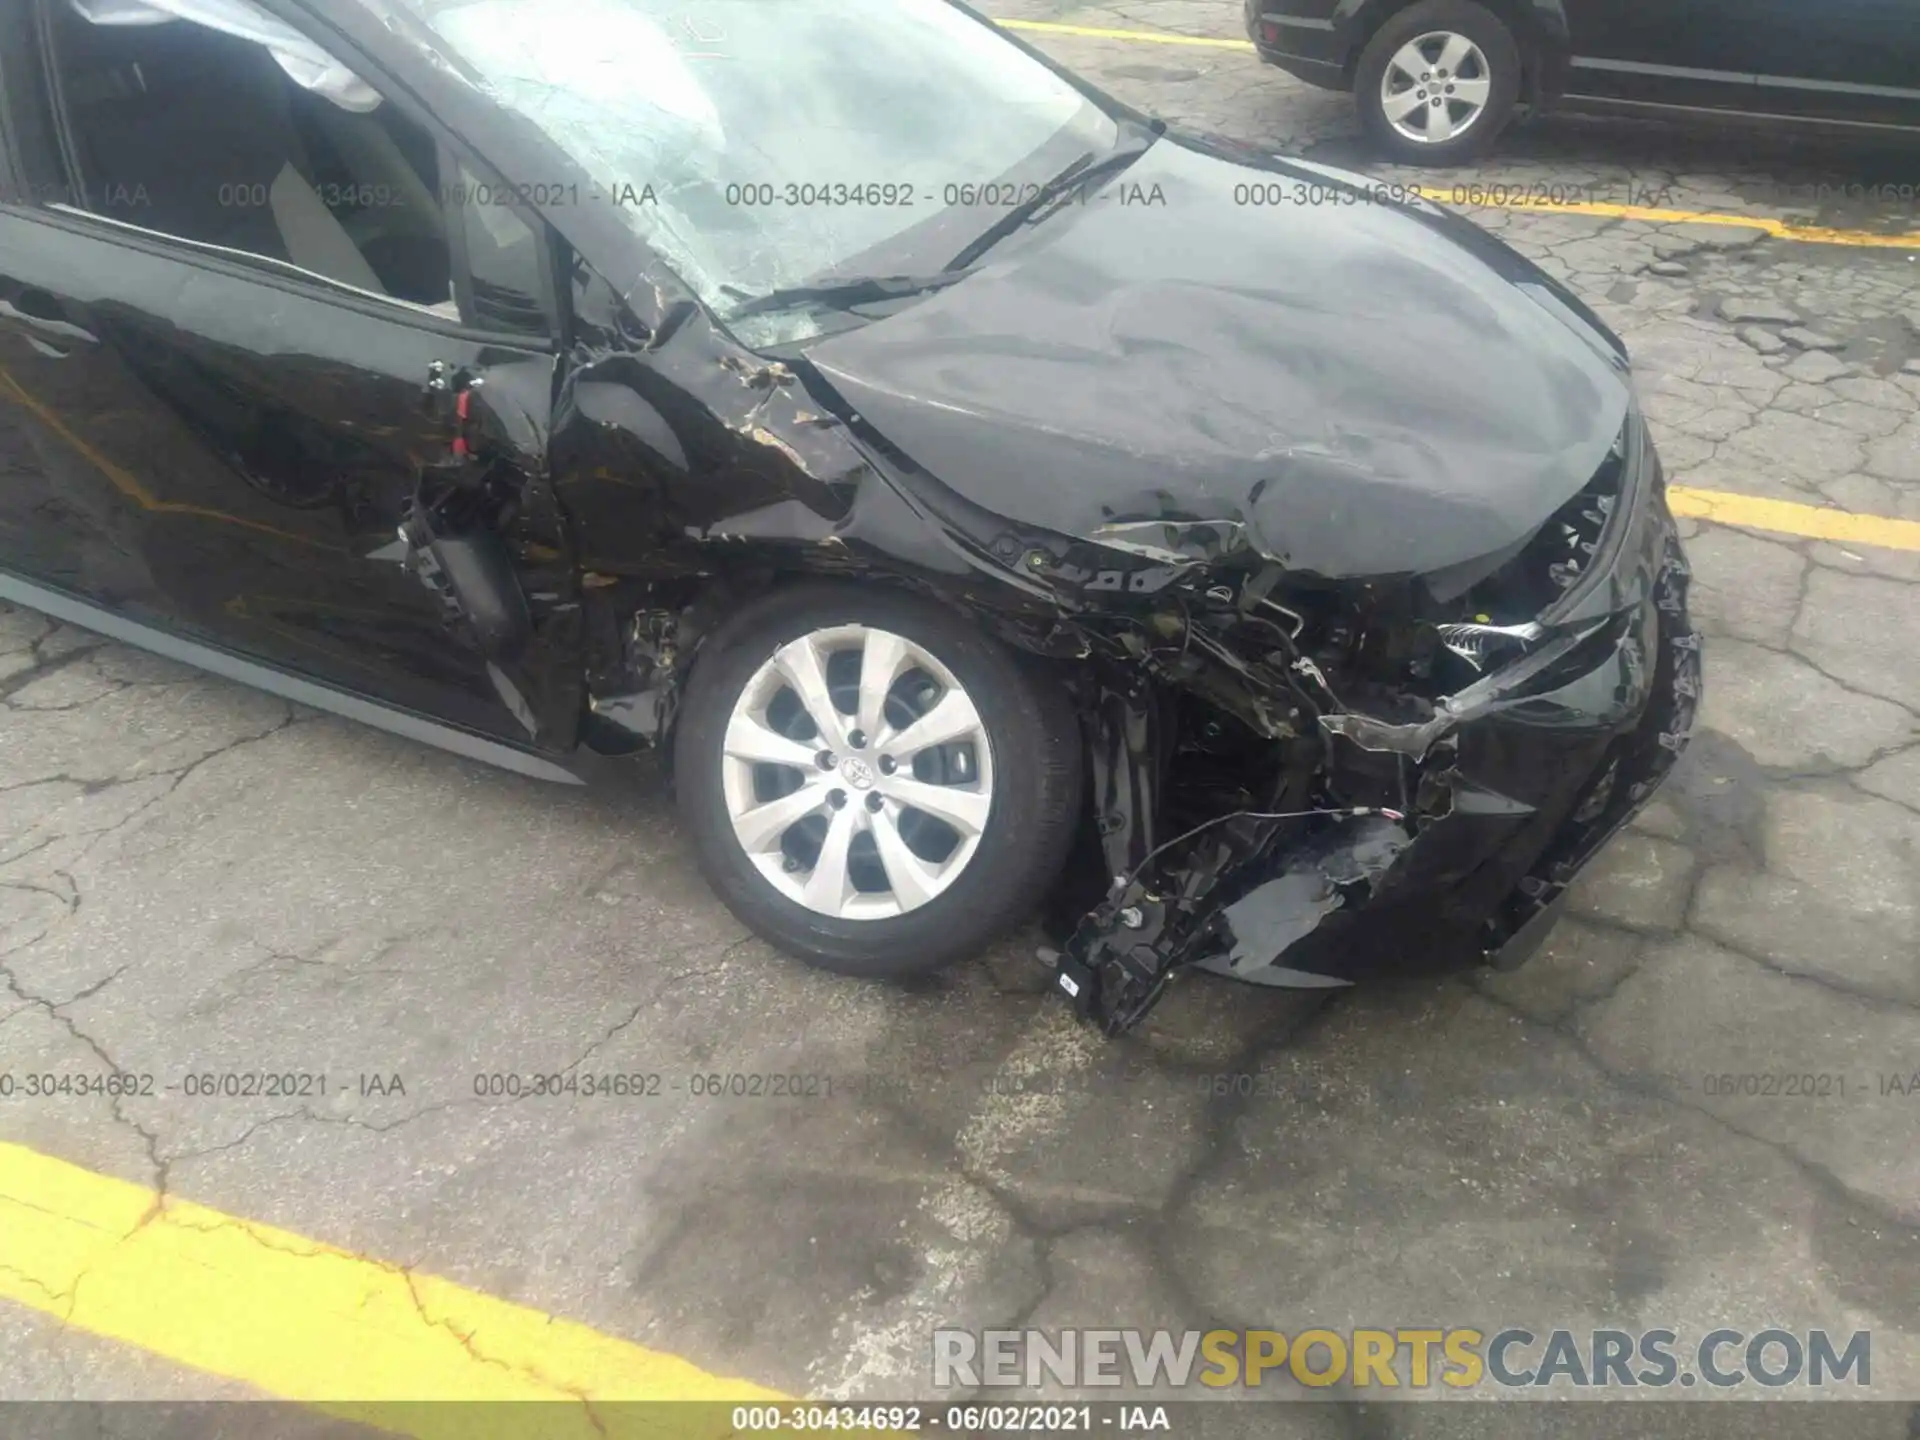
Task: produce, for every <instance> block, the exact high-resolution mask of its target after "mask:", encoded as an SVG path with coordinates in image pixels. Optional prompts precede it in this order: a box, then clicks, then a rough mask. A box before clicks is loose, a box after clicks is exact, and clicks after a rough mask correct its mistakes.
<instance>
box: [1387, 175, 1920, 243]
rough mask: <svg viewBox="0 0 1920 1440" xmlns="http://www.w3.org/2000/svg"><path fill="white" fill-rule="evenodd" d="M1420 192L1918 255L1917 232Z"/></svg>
mask: <svg viewBox="0 0 1920 1440" xmlns="http://www.w3.org/2000/svg"><path fill="white" fill-rule="evenodd" d="M1419 188H1420V193H1421V194H1423V195H1425V196H1426V197H1427V198H1428V199H1429V200H1433V201H1436V202H1438V203H1440V204H1442V205H1457V206H1460V207H1462V208H1464V209H1482V210H1544V211H1549V212H1551V213H1553V214H1557V215H1594V216H1598V217H1600V218H1602V219H1606V220H1643V221H1645V222H1646V223H1647V224H1649V225H1731V226H1737V227H1739V228H1740V229H1743V230H1760V231H1764V232H1765V233H1766V234H1768V235H1772V236H1775V237H1777V238H1779V239H1781V240H1798V241H1801V242H1803V243H1806V244H1809V245H1858V246H1862V247H1865V248H1870V249H1884V250H1920V233H1916V232H1913V231H1903V232H1899V233H1893V234H1881V233H1879V232H1878V231H1873V230H1836V229H1833V228H1832V227H1830V226H1826V225H1796V224H1794V223H1793V222H1792V221H1790V220H1776V219H1774V218H1773V217H1772V216H1769V215H1735V214H1733V213H1731V212H1729V211H1724V210H1668V209H1662V208H1661V207H1659V206H1656V205H1611V204H1608V203H1607V202H1605V201H1601V200H1552V199H1529V198H1526V197H1520V198H1516V199H1513V200H1485V201H1480V200H1465V201H1462V200H1458V199H1455V198H1454V196H1453V192H1452V190H1451V189H1449V188H1447V187H1445V186H1423V187H1419ZM1496 188H1497V186H1496Z"/></svg>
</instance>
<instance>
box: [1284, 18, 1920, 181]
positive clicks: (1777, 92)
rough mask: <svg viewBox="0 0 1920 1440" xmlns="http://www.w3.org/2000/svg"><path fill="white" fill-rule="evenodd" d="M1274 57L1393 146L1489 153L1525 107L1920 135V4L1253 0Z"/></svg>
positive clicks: (1434, 152) (1442, 153) (1431, 157)
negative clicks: (1723, 117)
mask: <svg viewBox="0 0 1920 1440" xmlns="http://www.w3.org/2000/svg"><path fill="white" fill-rule="evenodd" d="M1246 15H1247V29H1248V32H1249V33H1250V34H1251V35H1252V37H1253V43H1254V45H1255V47H1256V48H1257V49H1258V50H1259V52H1260V58H1261V59H1263V60H1265V61H1267V62H1268V63H1269V64H1272V65H1278V66H1280V67H1281V68H1282V69H1283V70H1286V71H1287V72H1288V73H1290V74H1293V75H1297V76H1299V77H1300V78H1301V79H1302V80H1307V81H1310V82H1311V83H1313V84H1315V85H1321V86H1325V87H1326V88H1328V89H1330V90H1351V91H1352V92H1353V96H1354V104H1355V106H1356V107H1357V108H1358V110H1359V113H1360V120H1361V123H1362V124H1363V125H1365V126H1366V128H1367V131H1368V133H1369V134H1370V135H1372V136H1373V138H1374V139H1375V141H1377V142H1378V144H1379V145H1380V146H1381V148H1382V149H1384V150H1385V151H1387V153H1389V154H1390V155H1392V156H1393V158H1395V159H1396V160H1401V161H1406V162H1408V163H1411V164H1416V165H1450V164H1454V163H1457V162H1459V161H1462V160H1467V159H1471V158H1472V157H1473V156H1476V155H1479V154H1482V153H1484V152H1485V151H1486V149H1487V148H1488V147H1489V146H1490V145H1492V144H1493V142H1494V140H1495V139H1496V138H1498V136H1499V134H1500V131H1501V130H1502V129H1503V128H1504V127H1505V125H1506V123H1507V121H1508V120H1509V119H1510V118H1511V117H1512V115H1513V112H1514V109H1515V107H1516V106H1519V105H1530V106H1533V107H1536V108H1542V109H1544V108H1550V107H1563V108H1566V109H1582V110H1598V111H1611V112H1616V113H1626V114H1642V113H1645V114H1687V113H1703V112H1711V113H1716V114H1735V115H1748V116H1755V117H1760V118H1766V119H1776V120H1786V121H1795V122H1803V123H1806V122H1811V123H1821V124H1826V125H1838V126H1845V127H1859V128H1865V129H1904V130H1920V0H1823V3H1814V0H1745V3H1742V4H1737V5H1735V4H1714V3H1711V0H1484V3H1477V0H1416V3H1412V4H1409V3H1407V0H1247V5H1246Z"/></svg>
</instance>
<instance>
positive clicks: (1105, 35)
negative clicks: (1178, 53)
mask: <svg viewBox="0 0 1920 1440" xmlns="http://www.w3.org/2000/svg"><path fill="white" fill-rule="evenodd" d="M993 23H994V24H996V25H998V26H1000V27H1001V28H1002V29H1004V30H1037V31H1039V32H1040V33H1042V34H1044V35H1078V36H1080V37H1081V38H1083V39H1087V40H1131V41H1133V42H1135V43H1136V44H1140V45H1199V46H1203V47H1205V48H1207V49H1212V50H1252V49H1253V42H1252V41H1251V40H1223V39H1216V38H1215V37H1213V36H1210V35H1174V34H1170V33H1168V32H1167V31H1165V30H1108V29H1106V28H1104V27H1103V26H1099V25H1059V24H1056V23H1054V22H1053V21H1051V20H995V21H994V22H993Z"/></svg>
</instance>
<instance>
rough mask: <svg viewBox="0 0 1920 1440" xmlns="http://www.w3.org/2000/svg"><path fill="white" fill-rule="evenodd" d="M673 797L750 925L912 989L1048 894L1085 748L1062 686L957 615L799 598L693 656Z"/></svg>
mask: <svg viewBox="0 0 1920 1440" xmlns="http://www.w3.org/2000/svg"><path fill="white" fill-rule="evenodd" d="M674 788H675V790H676V792H677V794H678V797H679V804H680V812H681V817H682V819H683V821H684V823H685V824H686V827H687V829H688V831H689V832H690V835H691V838H692V840H693V843H694V846H695V849H696V852H697V853H698V856H699V859H700V864H701V869H702V870H703V872H704V873H705V874H706V876H707V879H708V881H709V882H710V883H711V884H712V885H713V887H714V889H715V890H716V891H718V892H719V894H720V896H721V898H722V899H723V900H725V901H726V903H727V905H728V907H729V908H730V909H731V910H732V911H733V912H734V913H735V914H736V915H738V916H739V917H740V919H741V920H743V921H744V922H745V923H746V924H748V925H749V926H751V927H752V928H753V929H754V930H755V931H757V932H758V933H759V934H760V935H762V936H763V937H765V938H766V939H767V940H769V941H771V942H772V943H773V944H775V945H776V946H778V947H779V948H780V949H782V950H785V951H787V952H788V953H790V954H793V955H795V956H798V957H799V958H800V959H802V960H805V961H807V962H808V963H810V964H813V965H818V966H820V967H822V968H824V969H828V970H838V971H842V972H844V973H849V974H856V975H872V976H901V975H912V974H918V973H921V972H925V971H930V970H933V969H936V968H938V967H939V966H941V965H944V964H946V963H948V962H950V961H953V960H957V959H960V958H962V957H964V956H967V955H971V954H974V953H976V952H978V951H979V950H981V949H983V948H985V946H986V945H987V944H988V943H990V942H991V941H992V940H994V939H995V938H996V937H998V936H999V935H1000V934H1001V933H1003V932H1004V931H1005V930H1007V929H1008V928H1010V927H1011V926H1013V925H1014V924H1015V923H1017V922H1018V921H1020V920H1021V919H1023V918H1024V917H1025V916H1026V914H1027V913H1028V912H1029V911H1030V910H1031V909H1032V908H1033V907H1034V906H1035V905H1036V904H1037V903H1038V902H1039V900H1040V899H1041V897H1042V896H1043V895H1044V894H1045V892H1046V891H1047V890H1048V889H1049V888H1050V887H1051V886H1052V884H1053V883H1054V881H1055V880H1056V879H1057V878H1058V876H1059V874H1060V871H1061V869H1062V867H1063V866H1064V864H1065V861H1066V853H1067V847H1068V844H1069V842H1070V840H1071V838H1072V835H1073V831H1074V825H1075V822H1076V820H1077V819H1078V814H1079V803H1080V793H1081V759H1080V741H1079V729H1078V723H1077V721H1076V720H1075V718H1074V715H1073V712H1072V711H1071V709H1070V708H1069V706H1068V703H1067V697H1066V694H1065V692H1064V690H1063V689H1062V688H1061V687H1060V686H1058V685H1056V684H1054V683H1052V682H1051V680H1050V678H1049V677H1045V676H1042V675H1040V674H1038V673H1036V672H1035V671H1034V670H1032V669H1030V668H1029V667H1027V666H1026V665H1024V664H1023V663H1022V662H1020V661H1019V660H1017V659H1016V658H1015V657H1014V656H1013V655H1012V654H1010V653H1009V652H1007V651H1006V650H1004V649H1002V648H1001V647H1000V646H999V645H998V644H997V643H995V642H994V641H993V640H992V639H991V638H990V637H989V636H987V635H986V634H984V633H983V632H981V631H980V630H978V629H977V628H975V627H974V626H972V625H970V624H968V623H967V622H966V621H965V620H963V619H961V618H959V617H957V616H955V615H954V614H952V613H950V612H949V611H947V610H944V609H942V608H940V607H939V606H937V605H935V604H933V603H931V602H929V601H926V600H923V599H921V598H919V597H917V596H913V595H908V594H903V593H899V592H894V591H889V590H884V589H872V588H859V589H856V588H855V587H852V586H837V585H808V586H804V587H799V588H794V589H785V590H779V591H775V592H774V593H772V594H770V595H768V596H765V597H763V598H762V599H760V600H758V601H756V602H754V603H753V604H751V605H749V606H748V607H746V608H745V609H744V610H742V611H741V612H740V613H739V614H737V615H735V616H734V617H733V618H732V619H731V620H729V621H728V622H727V624H726V625H725V626H723V627H722V628H721V630H719V631H718V632H716V633H715V634H714V636H713V637H712V639H710V640H709V641H708V643H707V645H706V646H705V647H703V649H702V651H701V655H700V661H699V663H698V664H697V665H696V666H695V667H694V672H693V676H692V678H691V679H690V681H689V682H688V685H687V693H686V701H685V704H684V706H683V707H682V709H681V712H680V718H679V723H678V726H677V733H676V736H675V743H674Z"/></svg>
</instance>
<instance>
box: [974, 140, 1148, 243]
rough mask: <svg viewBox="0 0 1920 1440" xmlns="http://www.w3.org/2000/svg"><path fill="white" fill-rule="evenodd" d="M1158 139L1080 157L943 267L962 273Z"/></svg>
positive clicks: (1118, 168)
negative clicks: (1109, 151) (1015, 234)
mask: <svg viewBox="0 0 1920 1440" xmlns="http://www.w3.org/2000/svg"><path fill="white" fill-rule="evenodd" d="M1157 138H1158V132H1157V131H1155V132H1153V133H1151V134H1149V135H1147V136H1146V137H1144V138H1143V139H1141V140H1140V141H1138V142H1136V143H1135V144H1132V145H1123V146H1121V147H1120V148H1119V149H1117V150H1115V151H1113V152H1112V153H1110V154H1108V155H1106V156H1105V157H1103V158H1099V159H1096V157H1094V156H1093V155H1091V154H1087V155H1082V156H1081V157H1080V158H1079V159H1078V160H1076V161H1074V162H1073V164H1071V165H1069V166H1068V167H1067V168H1066V169H1064V170H1062V171H1061V172H1060V173H1059V174H1058V175H1056V176H1054V177H1053V178H1052V179H1051V180H1049V181H1047V183H1046V184H1044V185H1042V186H1041V187H1040V188H1039V189H1038V190H1036V191H1035V192H1034V193H1033V194H1032V195H1029V196H1028V197H1027V198H1026V199H1025V200H1022V201H1021V202H1020V203H1019V204H1018V205H1016V206H1014V207H1013V208H1012V209H1011V210H1009V211H1007V213H1006V214H1004V215H1002V216H1001V217H1000V218H999V219H998V220H996V221H994V222H993V224H992V225H990V226H989V227H988V228H987V229H986V231H985V232H984V233H982V234H981V235H980V236H979V238H977V239H975V240H973V241H972V242H970V243H969V244H968V245H967V248H966V249H964V250H962V251H961V252H960V253H959V254H958V255H956V256H954V257H953V259H951V260H949V261H948V262H947V264H946V268H947V269H949V270H964V269H966V268H967V267H968V266H970V265H972V264H973V263H974V262H975V261H976V260H978V259H979V258H980V257H981V256H982V255H984V254H986V253H987V251H989V250H991V249H992V248H993V247H994V246H996V245H998V244H999V243H1000V242H1001V241H1002V240H1004V239H1006V238H1007V237H1008V236H1009V235H1012V234H1014V233H1015V232H1017V231H1019V230H1021V229H1022V228H1024V227H1025V226H1027V225H1030V224H1032V223H1033V222H1035V221H1037V220H1041V219H1044V218H1045V217H1046V216H1047V215H1048V214H1050V213H1051V212H1052V211H1053V210H1054V209H1055V208H1056V207H1058V206H1059V205H1060V204H1061V203H1063V202H1064V201H1066V200H1067V199H1068V198H1069V197H1070V196H1071V195H1072V194H1073V192H1074V191H1075V190H1081V191H1083V192H1084V190H1085V187H1086V185H1087V183H1088V182H1089V181H1091V180H1095V179H1105V178H1106V177H1107V176H1109V175H1112V174H1114V173H1115V172H1116V171H1120V170H1124V169H1126V168H1127V166H1129V165H1131V164H1133V162H1134V161H1136V160H1138V159H1139V158H1140V157H1141V156H1142V155H1144V154H1146V153H1147V147H1148V146H1149V145H1151V144H1153V142H1154V140H1155V139H1157Z"/></svg>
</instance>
